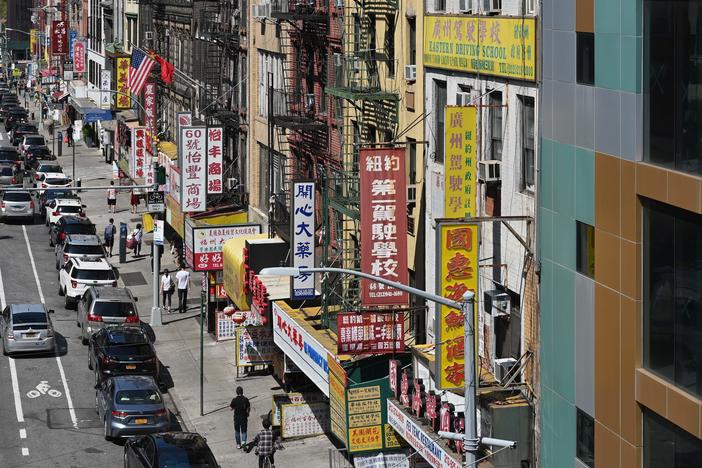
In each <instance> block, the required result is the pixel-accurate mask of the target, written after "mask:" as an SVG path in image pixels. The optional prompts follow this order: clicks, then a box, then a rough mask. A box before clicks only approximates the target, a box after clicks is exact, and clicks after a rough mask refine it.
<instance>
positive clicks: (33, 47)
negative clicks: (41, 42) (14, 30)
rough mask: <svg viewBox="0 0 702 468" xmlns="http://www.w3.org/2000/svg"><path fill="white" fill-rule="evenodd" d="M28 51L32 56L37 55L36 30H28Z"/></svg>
mask: <svg viewBox="0 0 702 468" xmlns="http://www.w3.org/2000/svg"><path fill="white" fill-rule="evenodd" d="M29 50H30V51H31V52H32V56H35V55H38V54H39V52H38V51H37V30H36V29H30V30H29Z"/></svg>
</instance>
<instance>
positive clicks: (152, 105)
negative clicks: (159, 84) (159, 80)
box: [144, 81, 156, 132]
mask: <svg viewBox="0 0 702 468" xmlns="http://www.w3.org/2000/svg"><path fill="white" fill-rule="evenodd" d="M144 111H145V112H144V125H145V126H146V128H148V129H149V131H150V132H153V131H154V129H155V128H156V83H154V82H153V81H147V82H146V83H144Z"/></svg>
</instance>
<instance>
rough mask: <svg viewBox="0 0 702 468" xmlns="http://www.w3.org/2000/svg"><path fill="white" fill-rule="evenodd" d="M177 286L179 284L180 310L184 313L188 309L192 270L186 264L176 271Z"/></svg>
mask: <svg viewBox="0 0 702 468" xmlns="http://www.w3.org/2000/svg"><path fill="white" fill-rule="evenodd" d="M175 277H176V283H177V284H176V286H178V312H179V313H181V314H184V313H185V311H186V310H187V309H188V305H187V302H188V285H189V283H190V272H189V271H188V270H186V269H185V267H184V266H182V267H180V271H179V272H178V273H176V275H175Z"/></svg>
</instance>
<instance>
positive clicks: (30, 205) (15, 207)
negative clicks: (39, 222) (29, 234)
mask: <svg viewBox="0 0 702 468" xmlns="http://www.w3.org/2000/svg"><path fill="white" fill-rule="evenodd" d="M0 218H2V220H3V221H5V222H7V221H9V220H11V219H14V220H17V219H20V220H27V222H30V223H33V222H34V201H32V196H31V195H30V194H29V192H23V191H12V192H0Z"/></svg>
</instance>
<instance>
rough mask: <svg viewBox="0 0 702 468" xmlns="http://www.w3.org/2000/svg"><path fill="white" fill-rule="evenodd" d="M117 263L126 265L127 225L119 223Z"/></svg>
mask: <svg viewBox="0 0 702 468" xmlns="http://www.w3.org/2000/svg"><path fill="white" fill-rule="evenodd" d="M119 263H127V223H119Z"/></svg>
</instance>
